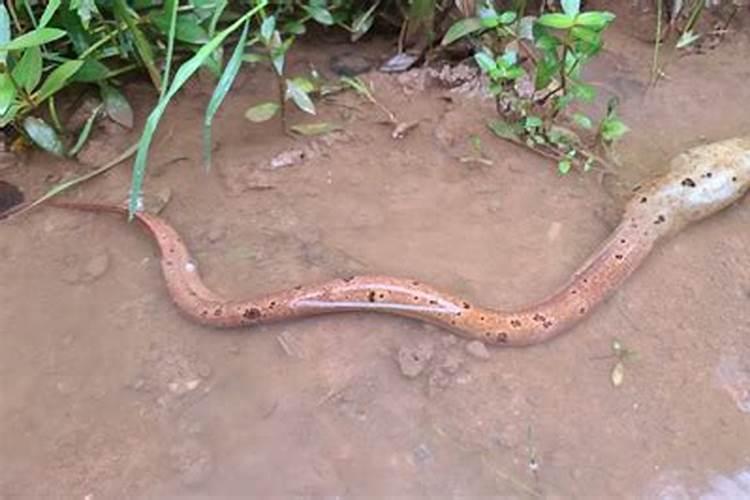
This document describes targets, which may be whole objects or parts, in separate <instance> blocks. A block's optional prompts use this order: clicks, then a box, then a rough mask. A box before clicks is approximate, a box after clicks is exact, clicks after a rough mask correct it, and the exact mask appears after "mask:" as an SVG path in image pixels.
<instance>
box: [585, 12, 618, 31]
mask: <svg viewBox="0 0 750 500" xmlns="http://www.w3.org/2000/svg"><path fill="white" fill-rule="evenodd" d="M614 19H615V15H614V14H612V13H611V12H598V11H591V12H583V13H581V14H578V17H576V25H577V26H586V27H587V28H591V29H594V30H601V29H603V28H604V27H606V26H607V25H608V24H609V23H611V22H612V21H613V20H614Z"/></svg>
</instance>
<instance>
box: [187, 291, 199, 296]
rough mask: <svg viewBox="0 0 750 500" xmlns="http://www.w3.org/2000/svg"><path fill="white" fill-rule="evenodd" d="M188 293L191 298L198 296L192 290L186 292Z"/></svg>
mask: <svg viewBox="0 0 750 500" xmlns="http://www.w3.org/2000/svg"><path fill="white" fill-rule="evenodd" d="M188 293H189V294H190V296H191V297H197V296H198V294H197V293H195V292H194V291H193V290H188Z"/></svg>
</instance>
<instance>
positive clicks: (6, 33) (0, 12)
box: [0, 2, 10, 64]
mask: <svg viewBox="0 0 750 500" xmlns="http://www.w3.org/2000/svg"><path fill="white" fill-rule="evenodd" d="M9 41H10V15H9V14H8V9H7V8H6V7H5V2H3V4H2V5H0V45H5V44H6V43H8V42H9ZM7 58H8V53H7V52H6V51H4V50H0V63H3V64H5V62H6V60H7Z"/></svg>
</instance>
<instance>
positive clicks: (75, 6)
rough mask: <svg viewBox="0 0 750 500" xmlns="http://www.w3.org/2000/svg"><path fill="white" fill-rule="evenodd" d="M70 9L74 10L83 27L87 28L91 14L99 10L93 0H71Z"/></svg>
mask: <svg viewBox="0 0 750 500" xmlns="http://www.w3.org/2000/svg"><path fill="white" fill-rule="evenodd" d="M70 9H71V10H75V11H76V14H78V18H79V19H80V20H81V25H82V26H83V27H84V28H85V29H88V27H89V24H90V23H91V18H92V17H93V15H94V14H97V13H98V12H99V10H98V9H97V7H96V1H95V0H71V2H70Z"/></svg>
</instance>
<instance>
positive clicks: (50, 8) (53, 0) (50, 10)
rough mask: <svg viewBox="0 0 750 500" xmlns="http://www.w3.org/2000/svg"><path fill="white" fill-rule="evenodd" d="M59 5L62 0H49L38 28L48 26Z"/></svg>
mask: <svg viewBox="0 0 750 500" xmlns="http://www.w3.org/2000/svg"><path fill="white" fill-rule="evenodd" d="M58 7H60V0H49V3H48V4H47V7H45V8H44V13H42V18H41V19H40V20H39V25H38V26H37V29H39V28H44V27H45V26H47V24H48V23H49V22H50V19H52V16H54V15H55V12H56V11H57V9H58Z"/></svg>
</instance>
